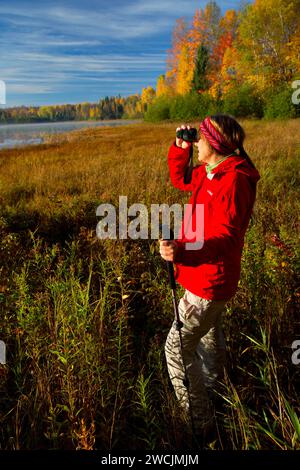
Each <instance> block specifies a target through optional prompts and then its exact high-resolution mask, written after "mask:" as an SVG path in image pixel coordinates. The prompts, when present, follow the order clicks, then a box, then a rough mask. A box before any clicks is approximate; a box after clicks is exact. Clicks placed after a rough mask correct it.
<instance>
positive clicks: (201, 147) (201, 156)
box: [195, 135, 215, 163]
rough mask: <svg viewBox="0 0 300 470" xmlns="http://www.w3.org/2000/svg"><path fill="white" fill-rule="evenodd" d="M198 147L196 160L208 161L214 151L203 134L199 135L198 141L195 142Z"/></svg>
mask: <svg viewBox="0 0 300 470" xmlns="http://www.w3.org/2000/svg"><path fill="white" fill-rule="evenodd" d="M195 145H196V147H197V148H198V160H199V162H201V163H209V162H210V160H211V157H212V156H213V155H214V154H215V152H214V151H213V150H212V149H211V147H210V145H209V143H208V141H207V140H206V138H205V137H204V136H203V135H200V139H199V140H198V142H195Z"/></svg>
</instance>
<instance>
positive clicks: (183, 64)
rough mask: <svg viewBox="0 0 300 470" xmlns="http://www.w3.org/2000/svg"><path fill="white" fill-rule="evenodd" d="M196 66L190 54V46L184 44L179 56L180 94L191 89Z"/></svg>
mask: <svg viewBox="0 0 300 470" xmlns="http://www.w3.org/2000/svg"><path fill="white" fill-rule="evenodd" d="M194 68H195V64H194V61H193V59H192V58H191V56H190V52H189V48H188V46H187V45H184V46H183V47H182V49H181V52H180V56H179V61H178V72H177V80H176V92H177V93H179V94H180V95H185V94H186V93H188V92H189V91H191V88H192V82H193V78H194Z"/></svg>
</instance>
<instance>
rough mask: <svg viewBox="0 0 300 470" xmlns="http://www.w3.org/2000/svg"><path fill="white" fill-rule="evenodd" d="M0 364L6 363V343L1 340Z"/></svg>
mask: <svg viewBox="0 0 300 470" xmlns="http://www.w3.org/2000/svg"><path fill="white" fill-rule="evenodd" d="M0 364H2V365H4V364H6V344H5V343H4V341H0Z"/></svg>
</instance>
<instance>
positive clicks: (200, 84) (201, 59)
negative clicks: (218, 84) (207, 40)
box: [192, 44, 209, 92]
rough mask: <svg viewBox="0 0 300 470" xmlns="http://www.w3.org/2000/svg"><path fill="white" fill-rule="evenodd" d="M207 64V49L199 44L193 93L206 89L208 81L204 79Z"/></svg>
mask: <svg viewBox="0 0 300 470" xmlns="http://www.w3.org/2000/svg"><path fill="white" fill-rule="evenodd" d="M208 62H209V55H208V49H207V48H206V47H205V46H204V45H203V44H200V46H199V48H198V51H197V58H196V63H195V70H194V78H193V82H192V83H193V89H194V90H195V91H197V92H198V91H202V90H206V89H207V88H208V80H207V77H206V72H207V66H208Z"/></svg>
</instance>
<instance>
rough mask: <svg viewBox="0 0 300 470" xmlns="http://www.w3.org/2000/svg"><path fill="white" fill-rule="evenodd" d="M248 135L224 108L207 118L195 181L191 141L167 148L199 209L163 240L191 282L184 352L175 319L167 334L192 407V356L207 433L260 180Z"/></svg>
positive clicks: (184, 399) (181, 391)
mask: <svg viewBox="0 0 300 470" xmlns="http://www.w3.org/2000/svg"><path fill="white" fill-rule="evenodd" d="M181 127H182V128H185V126H181ZM177 130H178V129H177ZM244 139H245V133H244V130H243V129H242V127H241V126H240V125H239V124H238V122H237V121H236V120H235V119H234V118H233V117H231V116H229V115H225V114H217V115H214V116H210V117H207V118H206V119H204V121H203V122H202V123H201V124H200V131H199V140H198V141H197V142H196V146H197V147H198V160H199V162H200V163H201V165H198V166H196V167H194V168H193V171H192V177H191V181H190V182H189V183H185V181H184V174H185V169H186V167H187V164H188V159H189V146H190V145H191V144H190V143H188V142H185V141H183V140H182V139H178V138H176V142H175V143H174V144H173V145H172V146H171V148H170V150H169V155H168V164H169V170H170V178H171V181H172V184H173V185H174V186H175V187H176V188H179V189H181V190H182V191H192V196H191V199H190V201H189V204H190V206H189V207H191V212H192V216H191V217H188V218H186V217H185V218H184V222H183V224H182V228H181V232H180V236H179V237H178V239H177V240H174V241H164V240H160V254H161V256H162V258H163V259H164V260H166V261H171V262H174V263H175V267H176V273H175V278H176V280H177V282H179V283H180V284H181V285H182V286H183V287H184V288H185V293H184V295H183V297H182V298H181V299H180V302H179V305H178V309H179V315H180V319H181V321H182V322H183V327H182V329H181V333H182V342H183V356H184V357H183V358H182V357H181V352H180V343H179V335H178V331H177V330H176V323H175V322H174V323H173V325H172V328H171V330H170V332H169V335H168V337H167V341H166V345H165V353H166V360H167V366H168V372H169V375H170V379H171V381H172V384H173V387H174V390H175V392H176V395H177V398H178V400H179V403H180V405H181V406H182V407H183V408H184V409H185V410H186V411H188V410H189V399H188V398H189V397H188V391H187V389H186V387H185V385H184V366H183V361H184V363H185V366H186V370H187V375H188V380H189V393H190V400H191V401H190V403H191V408H192V410H191V411H192V415H193V420H194V426H195V430H196V432H197V434H200V435H205V434H206V433H207V432H208V431H209V430H210V429H211V428H212V426H213V424H214V412H213V407H212V404H211V401H210V399H209V390H210V389H213V387H214V385H215V384H216V381H217V380H218V379H219V378H221V376H222V372H223V368H224V358H225V342H224V337H223V333H222V329H221V314H222V311H223V310H224V307H225V304H226V302H227V301H228V300H229V299H231V298H232V297H233V296H234V294H235V292H236V289H237V285H238V281H239V277H240V264H241V255H242V248H243V244H244V235H245V232H246V229H247V227H248V224H249V220H250V216H251V213H252V209H253V205H254V201H255V194H256V183H257V181H258V180H259V174H258V172H257V170H256V169H255V167H254V165H253V163H252V161H251V160H250V158H249V156H248V155H247V154H246V152H245V150H244V147H243V143H244ZM201 204H202V205H203V206H202V207H203V208H204V212H203V214H204V217H203V222H202V221H201V220H200V221H199V220H198V219H199V218H198V219H197V220H196V213H197V212H196V207H197V205H201ZM200 231H201V233H202V234H204V237H202V238H203V240H202V243H200V245H198V249H195V247H197V245H196V244H195V245H193V241H194V242H195V240H197V241H198V242H199V240H200V239H201V236H199V233H200ZM195 233H196V235H195Z"/></svg>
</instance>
